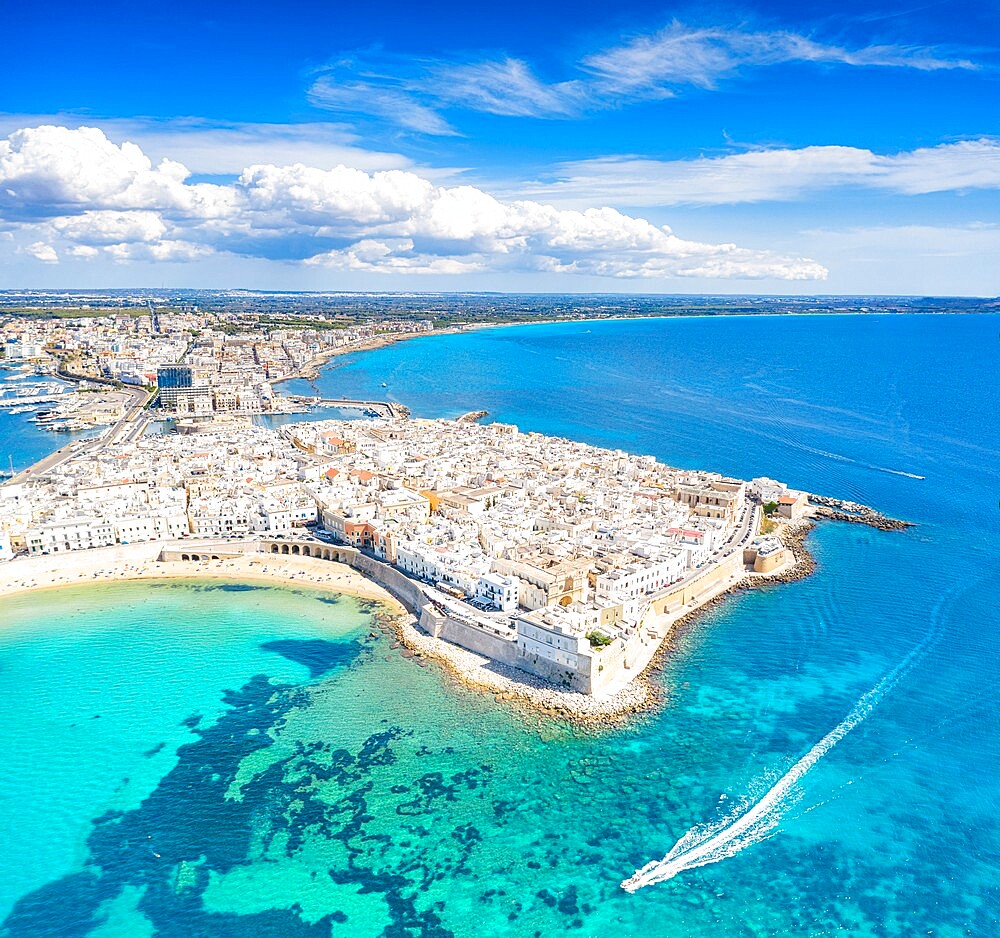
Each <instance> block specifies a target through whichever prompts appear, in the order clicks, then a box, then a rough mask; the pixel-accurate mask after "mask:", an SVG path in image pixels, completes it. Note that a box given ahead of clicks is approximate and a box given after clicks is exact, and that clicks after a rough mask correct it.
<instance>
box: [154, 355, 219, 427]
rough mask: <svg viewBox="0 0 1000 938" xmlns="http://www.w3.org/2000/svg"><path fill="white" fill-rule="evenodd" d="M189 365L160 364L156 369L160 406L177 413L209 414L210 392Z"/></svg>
mask: <svg viewBox="0 0 1000 938" xmlns="http://www.w3.org/2000/svg"><path fill="white" fill-rule="evenodd" d="M200 378H201V376H200V375H198V374H196V372H195V369H194V368H193V367H192V366H191V365H161V366H160V367H159V368H157V370H156V386H157V387H158V388H159V389H160V407H161V408H162V409H163V410H165V411H167V412H168V413H172V414H178V415H181V416H183V415H193V414H210V413H211V412H212V392H211V389H210V388H209V386H208V385H207V384H206V383H205V382H204V381H202V380H200Z"/></svg>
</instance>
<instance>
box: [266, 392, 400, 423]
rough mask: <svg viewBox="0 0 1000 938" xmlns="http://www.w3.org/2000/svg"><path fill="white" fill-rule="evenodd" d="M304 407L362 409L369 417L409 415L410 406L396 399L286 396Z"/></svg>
mask: <svg viewBox="0 0 1000 938" xmlns="http://www.w3.org/2000/svg"><path fill="white" fill-rule="evenodd" d="M284 399H285V400H286V401H288V402H289V403H292V404H299V405H301V406H304V407H336V408H339V409H340V410H360V411H362V412H363V413H364V414H365V415H366V416H369V417H392V418H396V417H409V416H410V411H409V408H407V407H404V406H403V405H402V404H398V403H396V402H395V401H355V400H348V399H347V398H346V397H345V398H323V397H304V396H302V395H289V396H287V397H285V398H284Z"/></svg>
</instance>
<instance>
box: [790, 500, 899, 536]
mask: <svg viewBox="0 0 1000 938" xmlns="http://www.w3.org/2000/svg"><path fill="white" fill-rule="evenodd" d="M809 504H810V506H811V507H812V515H813V517H814V518H826V519H827V520H828V521H847V522H851V523H853V524H867V525H868V526H869V527H873V528H878V529H879V530H880V531H905V530H906V529H907V528H912V527H913V526H914V524H913V522H912V521H901V520H900V519H899V518H890V517H888V516H887V515H884V514H882V512H880V511H877V510H876V509H874V508H872V507H871V506H869V505H861V504H859V503H858V502H851V501H847V500H846V499H843V498H829V497H827V496H825V495H810V496H809Z"/></svg>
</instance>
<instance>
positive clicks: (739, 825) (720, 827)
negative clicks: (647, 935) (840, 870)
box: [621, 601, 943, 893]
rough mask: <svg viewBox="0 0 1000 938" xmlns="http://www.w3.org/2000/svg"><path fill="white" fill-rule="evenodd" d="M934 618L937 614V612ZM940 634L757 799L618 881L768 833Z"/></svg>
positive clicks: (647, 878) (669, 868) (634, 885)
mask: <svg viewBox="0 0 1000 938" xmlns="http://www.w3.org/2000/svg"><path fill="white" fill-rule="evenodd" d="M942 602H943V601H942ZM940 608H941V603H939V605H938V609H936V610H935V613H939V612H940ZM932 618H937V615H934V616H933V617H932ZM940 634H941V630H940V626H938V627H937V628H934V629H932V631H931V633H930V634H928V636H927V637H926V638H925V639H924V640H923V641H922V642H921V643H920V644H919V645H918V646H917V647H916V648H914V649H913V651H911V652H910V653H909V654H908V655H907V656H906V657H905V658H904V659H903V660H902V661H901V662H900V663H899V664H898V665H897V666H896V667H895V668H893V670H892V671H890V672H889V673H888V674H887V675H886V676H885V677H883V678H882V680H881V681H879V682H878V684H876V685H875V686H874V687H873V688H872V689H871V690H870V691H868V692H867V693H865V694H863V695H862V696H861V698H860V699H859V700H858V702H857V703H856V704H855V705H854V707H853V708H852V709H851V711H850V713H848V714H847V716H846V717H844V719H843V720H842V721H841V723H840V724H839V725H837V726H836V727H834V729H832V730H831V731H830V732H829V733H827V734H826V736H824V737H823V738H822V739H821V740H820V741H819V742H818V743H816V745H815V746H813V747H812V749H810V750H809V751H808V752H807V753H806V754H805V755H804V756H803V757H802V758H801V759H799V761H798V762H796V763H795V765H793V766H792V767H791V768H790V769H789V770H788V771H787V772H786V773H785V774H784V775H783V776H781V778H779V779H778V781H776V782H775V783H774V784H773V785H772V786H771V788H769V789H768V790H767V791H766V792H765V793H764V794H763V795H762V796H761V797H760V799H759V800H757V801H753V799H752V798H751V799H747V800H746V801H745V802H743V803H741V804H740V805H738V806H737V808H736V809H735V810H734V811H733V812H731V813H730V814H728V815H726V816H725V817H722V818H720V819H718V820H715V821H712V822H709V823H706V824H699V825H697V826H696V827H692V828H691V830H689V831H688V832H687V833H686V834H685V835H684V836H683V837H681V839H680V840H678V841H677V843H675V844H674V846H673V847H672V848H671V850H670V852H669V853H668V854H667V855H666V856H665V857H664V858H663V859H662V860H653V861H652V862H650V863H647V864H646V865H645V866H644V867H642V869H640V870H636V872H635V873H634V874H633V875H632V876H630V877H629V878H628V879H626V880H624V881H623V882H622V884H621V888H622V889H624V890H625V891H626V892H629V893H633V892H635V891H636V890H637V889H641V888H642V887H643V886H653V885H655V884H656V883H662V882H666V881H667V880H668V879H673V878H674V877H675V876H677V874H678V873H683V872H684V871H685V870H691V869H694V868H695V867H699V866H707V865H708V864H710V863H718V862H719V861H720V860H725V859H726V858H728V857H732V856H735V855H736V854H737V853H739V852H740V851H741V850H744V849H745V848H747V847H749V846H752V845H753V844H757V843H760V842H761V841H763V840H766V839H767V838H768V837H770V836H771V834H772V833H773V832H774V830H775V828H776V827H777V826H778V823H779V822H780V821H781V818H782V817H783V815H784V814H785V813H786V812H787V811H788V809H789V808H790V807H791V806H792V805H793V804H794V803H795V801H796V800H797V791H796V789H795V785H796V783H797V782H798V781H799V780H800V779H801V778H802V777H803V776H804V775H805V774H806V773H807V772H808V771H809V770H810V769H811V768H812V767H813V766H814V765H815V764H816V763H817V762H819V760H820V759H822V758H823V756H825V755H826V754H827V753H828V752H829V751H830V750H831V749H833V747H834V746H836V745H837V743H839V742H840V741H841V740H842V739H843V738H844V737H845V736H846V735H847V734H848V733H850V732H851V730H853V729H854V728H855V727H857V726H859V725H860V724H861V723H862V722H864V720H865V719H866V718H867V717H868V716H869V715H870V714H871V712H872V711H873V710H874V709H875V707H876V706H877V705H878V703H879V701H880V700H881V699H882V698H883V697H884V696H885V695H886V693H888V692H889V690H891V689H892V687H893V686H894V685H895V684H896V683H897V682H898V681H899V680H900V678H902V677H903V676H904V675H905V674H906V673H907V672H908V671H909V670H910V669H911V668H913V666H914V665H915V664H916V662H917V660H918V659H919V658H921V657H922V656H923V655H924V653H925V652H926V651H927V649H928V647H929V646H930V645H931V643H932V642H933V641H936V639H937V638H938V637H939V636H940Z"/></svg>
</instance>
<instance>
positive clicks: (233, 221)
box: [0, 127, 826, 280]
mask: <svg viewBox="0 0 1000 938" xmlns="http://www.w3.org/2000/svg"><path fill="white" fill-rule="evenodd" d="M187 179H188V172H187V170H186V169H185V167H184V166H183V165H181V164H180V163H177V162H174V161H171V160H169V159H163V160H161V161H160V162H159V163H158V164H157V165H155V166H154V165H153V164H152V162H151V161H150V160H149V159H148V158H147V157H146V155H145V154H144V153H143V151H142V150H141V149H140V148H139V147H137V146H135V145H133V144H130V143H123V144H121V145H120V146H119V145H116V144H114V143H112V142H111V141H109V140H108V139H107V138H106V137H105V136H104V134H103V133H102V132H101V131H100V130H96V129H94V128H80V129H78V130H69V129H67V128H64V127H38V128H29V129H22V130H18V131H15V132H14V133H12V134H11V135H10V136H9V137H8V138H7V140H5V141H0V221H2V222H4V223H5V224H6V225H7V226H8V227H9V228H11V229H12V230H14V231H15V232H17V231H18V230H20V231H21V232H22V234H23V235H24V237H25V238H26V239H30V240H31V242H32V245H33V247H32V248H29V249H27V250H28V251H29V253H32V254H33V255H34V256H35V257H37V258H38V259H40V260H56V259H57V251H56V247H55V245H59V244H62V246H63V247H64V248H65V249H66V250H67V252H68V253H69V254H70V255H71V256H72V257H75V258H87V257H94V256H107V257H110V258H111V259H113V260H114V261H117V262H120V263H128V262H131V261H135V260H145V261H190V260H196V259H198V258H201V257H205V256H207V255H208V254H212V253H229V254H233V255H239V256H245V257H258V258H268V259H274V260H282V261H287V262H305V263H307V264H311V265H326V266H331V267H339V268H342V269H351V270H366V271H381V272H385V273H396V272H406V273H439V274H441V273H444V274H458V273H463V272H469V271H482V270H501V271H506V270H511V271H518V270H521V271H538V270H547V271H561V272H564V273H587V274H592V275H598V276H606V277H615V278H623V277H636V278H663V277H688V276H696V277H705V276H711V277H734V278H762V277H767V278H779V279H785V280H800V279H822V278H823V277H825V275H826V270H825V269H824V268H823V267H822V265H820V264H818V263H817V262H815V261H812V260H810V259H808V258H800V257H795V256H793V257H784V256H776V255H774V254H772V253H770V252H767V251H758V250H752V249H749V248H741V247H738V246H736V245H734V244H729V243H725V244H711V243H705V242H696V241H687V240H684V239H683V238H680V237H679V236H677V235H675V234H674V233H673V232H672V231H671V230H670V229H669V228H668V227H666V226H660V225H655V224H653V223H651V222H649V221H647V220H646V219H643V218H637V217H633V216H630V215H626V214H623V213H622V212H619V211H617V210H615V209H612V208H593V207H587V208H585V209H584V210H575V209H559V208H555V207H553V206H552V205H546V204H542V203H540V202H537V201H531V200H525V199H511V200H502V199H498V198H496V197H494V196H493V195H491V194H490V193H488V192H485V191H483V190H482V189H478V188H476V187H474V186H441V185H436V184H435V183H433V182H431V181H430V180H428V179H425V178H423V177H421V176H419V175H417V174H416V173H413V172H409V171H403V170H385V171H379V172H371V173H369V172H364V171H362V170H359V169H353V168H349V167H345V166H337V167H334V168H333V169H320V168H316V167H311V166H305V165H303V164H301V163H296V164H293V165H290V166H276V165H271V164H260V165H255V166H250V167H247V168H246V169H245V170H244V171H243V172H242V173H241V174H240V176H239V178H238V179H237V180H235V181H234V182H233V183H232V184H229V185H209V184H205V183H198V184H192V183H189V182H188V181H187ZM39 245H40V246H39Z"/></svg>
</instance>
